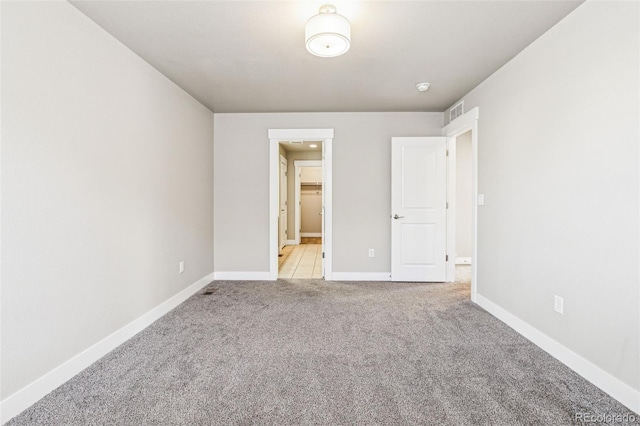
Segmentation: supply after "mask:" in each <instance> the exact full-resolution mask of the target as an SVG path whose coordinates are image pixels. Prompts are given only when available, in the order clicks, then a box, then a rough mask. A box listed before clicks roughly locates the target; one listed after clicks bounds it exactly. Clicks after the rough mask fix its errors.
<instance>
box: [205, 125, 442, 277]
mask: <svg viewBox="0 0 640 426" xmlns="http://www.w3.org/2000/svg"><path fill="white" fill-rule="evenodd" d="M214 121H215V125H214V203H215V215H214V235H215V238H214V253H215V261H214V263H215V269H216V271H260V272H265V271H268V270H269V139H268V138H267V131H268V129H269V128H334V129H335V137H334V140H333V227H334V232H333V271H334V272H389V270H390V268H391V266H390V256H391V253H390V241H391V225H390V219H389V215H390V204H391V201H390V197H391V183H390V180H391V160H390V158H391V137H392V136H438V135H440V133H441V128H442V124H443V116H442V113H281V114H215V118H214ZM363 153H366V155H363ZM238 170H249V171H251V173H237V171H238ZM290 170H291V169H290ZM365 187H366V188H376V190H375V191H363V190H362V188H365ZM369 248H374V249H375V250H376V257H375V258H369V257H368V255H367V253H368V249H369Z"/></svg>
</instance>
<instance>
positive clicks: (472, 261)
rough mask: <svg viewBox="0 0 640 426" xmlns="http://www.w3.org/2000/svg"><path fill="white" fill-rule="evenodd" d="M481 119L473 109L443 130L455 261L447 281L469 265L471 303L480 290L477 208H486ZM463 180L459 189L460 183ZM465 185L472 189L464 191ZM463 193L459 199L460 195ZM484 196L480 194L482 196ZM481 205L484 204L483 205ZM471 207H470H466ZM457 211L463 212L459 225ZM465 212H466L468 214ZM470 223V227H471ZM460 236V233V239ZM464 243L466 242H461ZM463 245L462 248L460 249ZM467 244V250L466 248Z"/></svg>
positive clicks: (449, 232) (450, 253) (450, 237)
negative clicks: (480, 176)
mask: <svg viewBox="0 0 640 426" xmlns="http://www.w3.org/2000/svg"><path fill="white" fill-rule="evenodd" d="M478 117H479V109H478V108H477V107H476V108H473V109H472V110H470V111H468V112H467V113H465V114H463V115H462V116H460V117H457V118H456V119H455V120H453V121H452V122H451V123H449V124H448V125H447V126H445V127H444V128H443V129H442V135H443V136H446V137H447V150H448V152H449V155H448V157H447V181H448V183H449V184H448V185H447V199H448V200H449V209H447V223H449V224H452V226H447V255H448V256H449V259H452V260H454V261H453V262H449V263H448V264H447V281H450V282H453V281H455V280H456V264H458V265H466V264H469V270H470V271H469V272H470V275H471V277H470V280H471V301H473V302H475V301H476V293H477V289H478V282H477V271H478V231H477V229H478V225H477V224H478V205H482V204H484V201H483V199H484V196H481V197H479V194H478ZM458 148H460V159H461V160H462V163H460V164H461V166H462V167H463V168H464V169H466V171H465V170H463V171H462V173H460V174H458V171H457V166H458ZM458 179H460V180H462V182H461V185H460V186H458V185H457V180H458ZM465 185H469V186H468V187H467V188H465V187H464V186H465ZM459 190H460V191H462V192H463V193H462V194H460V197H458V191H459ZM480 195H481V194H480ZM480 201H482V203H480ZM467 203H468V204H467ZM458 210H462V213H461V216H460V223H459V224H458ZM465 210H466V211H465ZM469 222H470V227H469ZM458 233H461V235H460V239H458V235H457V234H458ZM460 241H464V242H462V243H461V242H460ZM458 244H463V247H460V248H459V247H458ZM465 244H466V247H465V246H464V245H465Z"/></svg>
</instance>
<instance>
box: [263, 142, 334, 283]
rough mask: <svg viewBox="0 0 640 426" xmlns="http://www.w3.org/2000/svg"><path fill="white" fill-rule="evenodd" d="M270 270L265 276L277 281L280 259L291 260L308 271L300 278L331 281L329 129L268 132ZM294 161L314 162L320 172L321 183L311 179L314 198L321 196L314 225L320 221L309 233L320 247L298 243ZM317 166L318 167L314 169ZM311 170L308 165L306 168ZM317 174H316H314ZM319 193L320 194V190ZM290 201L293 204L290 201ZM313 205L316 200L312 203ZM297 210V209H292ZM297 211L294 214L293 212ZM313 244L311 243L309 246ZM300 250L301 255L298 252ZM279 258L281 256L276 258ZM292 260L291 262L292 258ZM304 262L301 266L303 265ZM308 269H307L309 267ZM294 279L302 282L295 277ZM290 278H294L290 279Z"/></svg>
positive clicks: (296, 176) (299, 241) (298, 205)
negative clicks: (283, 197)
mask: <svg viewBox="0 0 640 426" xmlns="http://www.w3.org/2000/svg"><path fill="white" fill-rule="evenodd" d="M269 141H270V198H269V199H270V202H269V205H270V215H269V217H270V249H269V251H270V265H269V266H270V267H269V275H270V278H271V279H272V280H276V279H278V275H279V266H280V265H281V264H282V263H283V258H285V257H288V256H292V255H293V256H294V258H298V260H299V261H300V262H301V263H304V264H305V265H306V269H310V271H309V272H310V274H309V276H308V277H307V276H305V277H304V278H324V279H326V280H330V279H331V275H332V274H331V271H332V268H331V265H332V262H331V253H332V234H331V230H332V217H331V214H332V206H331V201H332V200H331V194H332V191H331V189H332V188H331V184H332V176H331V171H332V163H331V153H332V142H333V129H270V130H269ZM281 156H282V157H284V158H285V160H286V163H287V170H286V174H287V185H288V190H287V192H288V194H287V200H288V202H287V205H286V207H285V210H286V213H287V225H286V245H285V246H284V248H282V249H281V247H280V241H281V240H282V239H283V237H282V236H281V235H280V234H279V231H280V230H282V225H280V223H281V222H282V221H283V217H282V212H281V210H282V208H281V205H280V200H281V198H280V193H281V184H280V182H281V171H280V170H281V167H282V166H281V164H282V163H281V162H282V160H281V158H280V157H281ZM294 161H315V162H317V163H315V164H314V166H315V167H319V168H320V171H321V179H317V177H316V179H315V183H316V185H315V188H316V191H314V192H318V193H319V194H318V195H321V199H322V202H321V204H320V207H321V209H320V211H318V212H316V216H317V217H316V218H315V219H316V225H317V222H318V220H317V219H318V218H320V221H319V222H320V225H321V229H320V232H317V229H315V230H314V231H312V232H310V234H312V235H318V234H319V235H320V237H315V238H321V243H320V244H308V245H306V246H305V247H303V246H302V244H301V240H302V238H303V235H302V232H301V230H302V227H301V226H300V224H301V223H300V222H302V217H300V222H298V214H301V212H300V209H299V207H300V199H299V198H298V199H295V200H294V198H295V197H296V195H298V197H301V196H302V195H301V193H300V195H299V193H298V190H297V188H298V187H299V185H297V184H296V183H295V180H297V179H299V178H300V176H299V170H296V167H295V164H294ZM318 164H319V166H318ZM309 166H311V164H309ZM317 171H318V170H316V172H317ZM320 189H321V190H320ZM292 200H293V201H294V202H293V203H292V202H291V201H292ZM316 201H317V200H316ZM295 207H297V208H295ZM296 210H298V212H296ZM313 243H315V242H313ZM301 250H302V251H301ZM279 255H281V256H279ZM292 259H293V258H292ZM303 260H304V262H303ZM311 264H312V266H311V268H309V265H311ZM298 275H299V276H298V278H302V276H300V274H298ZM292 278H296V277H294V276H292Z"/></svg>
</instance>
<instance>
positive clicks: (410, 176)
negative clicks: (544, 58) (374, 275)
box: [391, 137, 447, 282]
mask: <svg viewBox="0 0 640 426" xmlns="http://www.w3.org/2000/svg"><path fill="white" fill-rule="evenodd" d="M446 145H447V138H444V137H406V138H404V137H402V138H392V139H391V280H392V281H421V282H444V281H445V280H446V273H447V270H446V265H447V258H446V252H447V210H446V209H447V167H446V165H447V158H446V156H447V146H446Z"/></svg>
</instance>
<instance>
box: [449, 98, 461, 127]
mask: <svg viewBox="0 0 640 426" xmlns="http://www.w3.org/2000/svg"><path fill="white" fill-rule="evenodd" d="M462 114H464V101H460V103H459V104H457V105H456V106H454V107H453V108H451V111H449V121H450V122H451V121H453V120H455V119H456V118H458V117H460V116H461V115H462Z"/></svg>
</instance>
